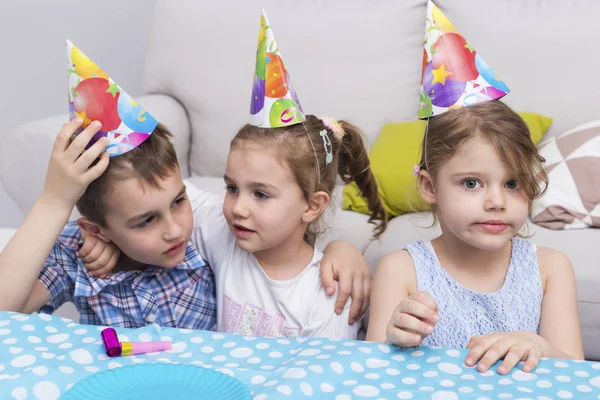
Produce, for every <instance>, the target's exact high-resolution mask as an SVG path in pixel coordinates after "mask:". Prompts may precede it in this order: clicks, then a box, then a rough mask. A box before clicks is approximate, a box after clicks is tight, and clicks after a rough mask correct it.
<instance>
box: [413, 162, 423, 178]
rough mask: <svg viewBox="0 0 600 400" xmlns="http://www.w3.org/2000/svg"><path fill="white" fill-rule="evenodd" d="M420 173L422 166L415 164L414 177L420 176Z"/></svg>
mask: <svg viewBox="0 0 600 400" xmlns="http://www.w3.org/2000/svg"><path fill="white" fill-rule="evenodd" d="M419 171H421V166H420V165H417V164H415V165H414V167H413V175H414V176H418V175H419Z"/></svg>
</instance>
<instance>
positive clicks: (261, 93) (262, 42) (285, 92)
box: [250, 10, 305, 128]
mask: <svg viewBox="0 0 600 400" xmlns="http://www.w3.org/2000/svg"><path fill="white" fill-rule="evenodd" d="M304 120H305V116H304V112H303V111H302V106H301V105H300V101H299V100H298V96H297V95H296V91H295V90H294V85H292V81H291V79H290V74H289V73H288V72H287V70H286V69H285V65H284V64H283V59H282V58H281V53H280V52H279V48H278V47H277V43H276V42H275V36H274V35H273V29H271V26H270V25H269V20H268V19H267V14H266V13H265V10H262V15H261V17H260V30H259V32H258V49H257V51H256V69H255V71H254V84H253V87H252V101H251V102H250V124H252V125H255V126H259V127H262V128H278V127H281V126H287V125H294V124H297V123H300V122H303V121H304Z"/></svg>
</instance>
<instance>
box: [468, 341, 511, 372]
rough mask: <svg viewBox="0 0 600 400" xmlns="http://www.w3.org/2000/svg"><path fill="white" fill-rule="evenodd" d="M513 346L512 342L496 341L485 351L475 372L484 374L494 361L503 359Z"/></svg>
mask: <svg viewBox="0 0 600 400" xmlns="http://www.w3.org/2000/svg"><path fill="white" fill-rule="evenodd" d="M513 346H514V342H511V341H508V340H499V341H497V342H496V343H494V344H493V345H491V346H490V347H488V349H487V350H486V351H485V353H484V355H483V356H482V357H481V359H480V360H479V362H478V363H477V370H478V371H479V372H486V371H487V370H488V369H490V367H491V366H492V365H494V364H495V363H496V361H498V360H500V359H502V358H504V357H505V356H506V354H507V353H508V352H509V351H510V349H511V348H512V347H513ZM521 355H522V354H521Z"/></svg>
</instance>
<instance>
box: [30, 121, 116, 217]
mask: <svg viewBox="0 0 600 400" xmlns="http://www.w3.org/2000/svg"><path fill="white" fill-rule="evenodd" d="M82 122H83V120H82V119H81V118H75V119H73V120H72V121H70V122H69V123H67V124H64V125H63V127H62V129H61V130H60V132H59V134H58V136H57V137H56V140H55V141H54V147H53V148H52V153H51V154H50V162H49V164H48V172H47V173H46V182H45V184H44V190H43V191H42V195H41V198H43V199H45V200H48V201H49V202H51V203H52V204H56V205H59V206H64V207H65V208H68V209H69V210H70V209H71V208H73V206H74V205H75V203H77V201H78V200H79V198H80V197H81V196H82V195H83V193H84V192H85V190H86V188H87V187H88V185H89V184H90V183H91V182H92V181H94V180H95V179H96V178H98V177H99V176H100V175H102V173H103V172H104V171H105V170H106V167H108V160H109V156H108V153H106V152H105V151H104V149H105V148H106V146H107V145H108V139H106V138H101V139H100V140H98V141H97V142H96V143H94V144H93V145H92V146H91V147H90V148H89V149H87V150H86V149H85V147H86V146H87V145H88V143H89V141H90V140H91V139H92V137H93V136H94V135H95V134H96V132H98V131H99V130H100V128H101V127H102V124H101V123H100V122H98V121H94V122H92V123H91V124H90V126H88V127H87V128H86V129H84V130H83V132H81V133H80V134H79V135H77V137H76V138H75V139H73V141H72V142H70V140H71V137H72V136H73V134H74V133H75V132H76V131H77V129H78V128H79V127H80V126H81V124H82ZM69 142H70V143H69ZM98 158H99V160H98V162H97V163H96V164H95V165H93V166H92V164H93V163H94V161H96V159H98Z"/></svg>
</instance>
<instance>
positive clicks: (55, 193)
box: [0, 118, 108, 312]
mask: <svg viewBox="0 0 600 400" xmlns="http://www.w3.org/2000/svg"><path fill="white" fill-rule="evenodd" d="M81 124H82V120H81V119H80V118H76V119H74V120H73V121H71V122H69V123H67V124H65V125H63V128H62V129H61V131H60V133H59V134H58V136H57V138H56V140H55V142H54V147H53V149H52V153H51V155H50V162H49V165H48V172H47V174H46V182H45V184H44V189H43V191H42V194H41V195H40V197H39V198H38V200H37V202H36V203H35V205H34V206H33V208H32V209H31V211H30V212H29V214H28V215H27V217H26V218H25V221H24V222H23V224H22V225H21V227H20V228H19V229H18V230H17V232H16V233H15V235H14V236H13V237H12V238H11V240H10V241H9V242H8V244H7V245H6V247H5V248H4V250H3V251H2V253H0V310H8V311H19V312H23V311H25V310H26V309H27V310H28V311H29V310H35V309H37V308H39V307H41V306H42V305H43V304H45V303H46V302H47V301H48V300H49V298H50V294H49V292H48V290H47V289H45V288H42V287H40V285H42V286H43V284H41V283H37V282H38V275H39V273H40V271H41V269H42V266H43V265H44V262H45V260H46V258H47V257H48V254H49V253H50V251H51V249H52V247H53V246H54V244H55V242H56V239H57V238H58V236H59V234H60V232H61V230H62V229H63V227H64V226H65V224H66V222H67V221H68V219H69V215H70V214H71V210H72V209H73V207H74V206H75V203H76V202H77V200H79V198H80V197H81V196H82V195H83V193H84V192H85V189H86V188H87V186H88V185H89V184H90V182H92V181H93V180H94V179H96V178H97V177H99V176H100V175H101V174H102V173H103V172H104V170H105V169H106V167H107V166H108V153H105V152H104V148H105V147H106V145H107V139H106V138H102V139H100V140H99V141H97V142H96V143H95V144H94V145H93V146H91V147H90V148H89V149H88V150H85V146H86V145H87V144H88V142H89V141H90V139H91V138H92V137H93V136H94V135H95V134H96V132H97V131H98V130H99V129H100V127H101V124H100V123H99V122H94V123H93V124H91V125H90V126H89V127H87V128H86V129H85V130H84V131H83V132H82V133H81V134H79V135H78V136H77V137H76V138H75V139H74V140H73V142H71V144H69V140H70V138H71V136H72V135H73V134H74V133H75V131H76V130H77V128H79V126H80V125H81ZM98 157H100V159H99V161H98V162H97V163H96V164H95V165H94V166H92V167H90V165H91V164H92V163H93V162H94V161H95V160H96V159H97V158H98ZM44 290H45V291H44ZM38 306H39V307H38Z"/></svg>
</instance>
